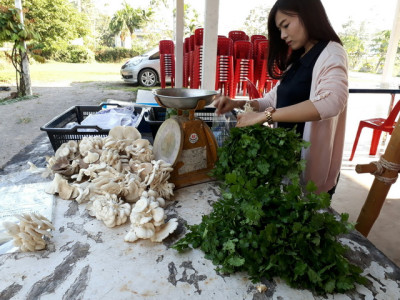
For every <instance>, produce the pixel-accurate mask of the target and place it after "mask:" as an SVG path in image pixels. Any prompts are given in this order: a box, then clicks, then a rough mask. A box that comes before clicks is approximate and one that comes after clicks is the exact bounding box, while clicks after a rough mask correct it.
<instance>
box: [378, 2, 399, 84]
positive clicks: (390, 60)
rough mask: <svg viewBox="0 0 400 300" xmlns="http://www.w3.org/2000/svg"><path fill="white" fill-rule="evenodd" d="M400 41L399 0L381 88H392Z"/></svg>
mask: <svg viewBox="0 0 400 300" xmlns="http://www.w3.org/2000/svg"><path fill="white" fill-rule="evenodd" d="M399 40H400V0H397V5H396V11H395V15H394V20H393V27H392V32H391V34H390V40H389V45H388V49H387V52H386V58H385V64H384V66H383V73H382V82H381V86H382V87H385V88H389V87H390V80H391V78H392V76H393V68H394V61H395V58H396V52H397V46H398V44H399ZM396 88H397V87H396Z"/></svg>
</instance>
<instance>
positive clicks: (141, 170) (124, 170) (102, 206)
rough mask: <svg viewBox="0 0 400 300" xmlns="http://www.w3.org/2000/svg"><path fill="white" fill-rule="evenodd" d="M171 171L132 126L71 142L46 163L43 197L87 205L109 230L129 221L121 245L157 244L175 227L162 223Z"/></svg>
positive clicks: (171, 222) (170, 187) (170, 188)
mask: <svg viewBox="0 0 400 300" xmlns="http://www.w3.org/2000/svg"><path fill="white" fill-rule="evenodd" d="M172 170H173V169H172V166H171V165H170V164H168V163H166V162H164V161H162V160H158V161H155V160H154V155H153V147H152V145H151V144H150V142H149V141H148V140H146V139H142V138H141V134H140V132H139V131H138V130H137V129H136V128H134V127H122V126H118V127H114V128H113V129H111V130H110V132H109V135H108V136H107V137H105V138H101V137H95V136H92V137H84V138H83V139H82V140H81V141H79V142H76V141H69V142H67V143H64V144H62V145H61V146H60V148H58V149H57V151H56V153H55V155H54V156H53V157H49V158H47V173H48V174H47V175H49V174H54V180H53V181H52V184H51V185H50V187H49V188H48V190H47V191H46V192H48V193H50V194H58V195H59V196H60V197H61V198H62V199H65V200H75V201H77V202H78V203H79V204H81V203H87V206H86V208H87V209H88V211H89V214H90V215H91V216H94V217H96V218H97V219H98V220H101V221H103V222H104V224H105V225H106V226H107V227H114V226H119V225H122V224H124V223H126V222H127V221H128V219H130V221H131V227H130V231H129V232H128V234H127V235H126V237H125V241H127V242H134V241H136V240H138V239H150V240H151V241H154V242H161V241H162V240H163V239H165V238H166V237H167V236H168V235H169V234H170V233H172V232H173V231H174V230H175V229H176V228H177V226H178V222H177V220H176V219H170V220H169V221H168V222H167V223H166V222H165V219H166V214H165V211H164V207H165V201H166V200H169V199H170V197H171V196H172V195H173V188H174V184H172V183H169V182H168V179H169V177H170V173H171V171H172Z"/></svg>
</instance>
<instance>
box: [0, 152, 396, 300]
mask: <svg viewBox="0 0 400 300" xmlns="http://www.w3.org/2000/svg"><path fill="white" fill-rule="evenodd" d="M38 151H39V150H38ZM34 152H35V151H34ZM35 154H36V155H37V154H38V153H37V152H36V153H35ZM24 159H25V158H24ZM24 159H22V161H20V162H19V163H18V165H17V166H12V165H10V166H9V168H6V170H4V171H2V172H0V187H1V186H3V187H4V186H7V184H12V185H14V186H15V185H17V184H21V183H31V182H39V181H43V179H40V177H39V176H38V175H29V174H28V173H27V172H26V171H24V169H26V167H25V166H24V164H25V162H24V161H23V160H24ZM26 159H29V157H28V158H26ZM35 176H36V177H35ZM218 197H219V188H218V187H217V184H216V183H215V182H210V183H204V184H199V185H195V186H191V187H186V188H183V189H180V190H177V191H176V192H175V196H174V200H175V201H174V202H170V203H168V208H167V209H166V211H167V214H168V218H172V217H177V218H178V219H179V224H180V225H179V227H178V229H177V231H176V232H175V233H174V234H173V235H172V236H170V237H168V238H167V239H166V240H164V242H163V243H152V242H150V241H143V240H139V241H137V242H135V243H127V242H124V236H125V234H126V233H127V232H128V230H129V224H125V225H122V226H120V227H116V228H107V227H106V226H105V225H104V224H103V223H102V222H101V221H98V220H96V219H95V218H93V217H91V216H89V215H88V213H87V211H86V209H85V205H84V204H81V205H78V204H77V203H76V202H75V201H66V200H62V199H60V198H58V197H55V201H56V203H55V204H56V205H55V208H54V218H53V224H54V226H55V231H53V238H52V239H51V240H50V242H49V245H48V248H47V249H46V250H43V251H38V252H32V253H9V254H3V255H1V256H0V299H2V300H4V299H218V300H220V299H230V300H231V299H400V269H399V268H398V267H397V266H396V265H394V264H393V263H392V262H391V261H390V260H389V259H388V258H386V256H384V255H383V254H382V253H381V252H380V251H379V250H377V249H376V248H375V247H374V246H373V245H372V244H371V243H370V242H369V241H368V240H367V239H365V238H364V237H363V236H361V235H360V234H358V233H357V232H354V233H351V234H350V235H347V236H344V237H342V238H341V239H340V241H341V242H342V243H345V244H347V245H348V246H350V248H351V249H352V251H351V253H350V255H349V257H350V260H351V261H352V262H353V263H355V264H357V265H359V266H360V267H362V269H363V270H364V273H363V274H364V275H365V276H366V277H367V278H368V280H369V281H370V284H369V285H368V286H366V287H364V286H357V288H356V290H354V291H352V292H350V293H348V294H346V295H328V296H326V297H318V296H315V295H313V294H312V293H311V292H309V291H307V290H295V289H292V288H290V287H288V286H287V285H286V284H285V283H284V282H283V281H282V280H280V279H279V278H275V279H274V280H273V281H263V284H265V285H266V286H267V287H268V290H267V291H266V292H265V293H263V294H261V293H259V292H258V291H257V289H256V286H257V285H255V284H252V283H251V282H250V281H249V280H248V277H247V275H246V274H245V273H237V274H233V275H228V276H225V275H222V274H218V273H216V272H215V271H214V269H215V266H214V265H213V264H212V263H211V261H209V260H207V259H205V258H204V253H203V252H201V251H200V250H197V249H195V250H191V251H188V252H186V253H184V254H179V253H178V252H177V251H176V250H174V249H171V248H170V246H171V245H172V244H173V243H174V242H175V241H176V240H177V239H178V238H180V237H181V236H183V234H184V231H185V228H184V226H183V223H184V222H185V221H186V222H187V223H188V224H197V223H199V222H200V221H201V217H202V215H204V214H208V213H209V212H210V211H211V205H212V204H213V203H214V202H215V201H216V200H217V199H218ZM0 201H1V195H0Z"/></svg>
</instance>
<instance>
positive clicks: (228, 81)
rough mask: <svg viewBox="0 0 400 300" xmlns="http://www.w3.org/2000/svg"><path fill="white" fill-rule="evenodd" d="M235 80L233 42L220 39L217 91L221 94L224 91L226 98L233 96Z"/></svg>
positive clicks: (216, 80)
mask: <svg viewBox="0 0 400 300" xmlns="http://www.w3.org/2000/svg"><path fill="white" fill-rule="evenodd" d="M233 79H234V69H233V41H232V40H231V39H230V38H226V37H225V38H224V37H218V44H217V70H216V76H215V89H216V90H221V92H222V90H223V92H224V95H225V96H226V95H227V94H228V95H229V96H231V95H232V88H233Z"/></svg>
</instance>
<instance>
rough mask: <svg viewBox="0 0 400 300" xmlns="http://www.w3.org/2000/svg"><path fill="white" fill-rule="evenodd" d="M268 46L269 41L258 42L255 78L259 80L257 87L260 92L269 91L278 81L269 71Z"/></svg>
mask: <svg viewBox="0 0 400 300" xmlns="http://www.w3.org/2000/svg"><path fill="white" fill-rule="evenodd" d="M256 42H257V41H256ZM268 47H269V42H268V41H260V42H259V43H258V56H257V59H256V67H255V69H256V71H255V75H254V80H255V81H256V80H257V81H256V82H257V87H258V91H259V92H260V93H264V92H266V93H268V92H269V91H270V90H271V89H272V88H273V87H274V86H275V85H276V84H277V83H278V80H277V79H273V78H272V77H271V76H270V75H269V73H268V68H267V64H268ZM276 72H277V73H279V70H278V68H276Z"/></svg>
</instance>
